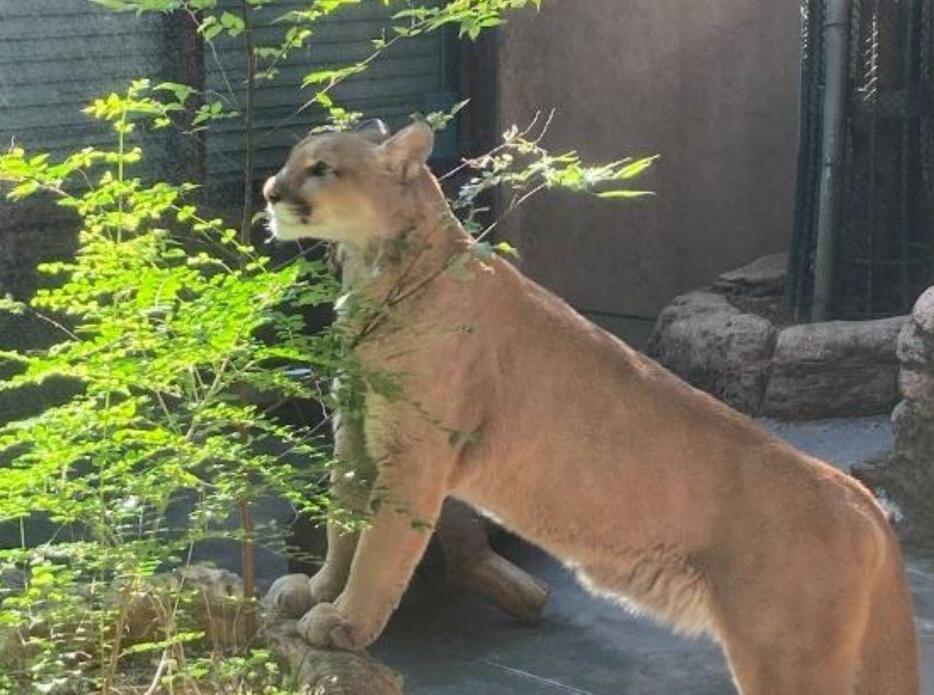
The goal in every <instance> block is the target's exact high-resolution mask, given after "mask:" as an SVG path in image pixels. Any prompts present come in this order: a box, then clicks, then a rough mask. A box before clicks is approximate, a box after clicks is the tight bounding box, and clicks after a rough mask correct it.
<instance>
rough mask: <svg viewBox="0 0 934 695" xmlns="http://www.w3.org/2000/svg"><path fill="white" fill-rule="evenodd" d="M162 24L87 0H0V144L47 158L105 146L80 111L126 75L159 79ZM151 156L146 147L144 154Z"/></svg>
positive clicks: (100, 128)
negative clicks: (49, 153) (12, 144)
mask: <svg viewBox="0 0 934 695" xmlns="http://www.w3.org/2000/svg"><path fill="white" fill-rule="evenodd" d="M164 26H165V25H164V20H163V19H162V18H161V17H158V16H154V15H144V16H142V17H136V16H135V15H133V14H120V15H117V14H113V13H111V12H107V11H105V10H103V9H101V8H99V7H96V6H94V5H92V4H91V3H89V2H88V1H87V0H0V139H2V142H3V143H4V145H8V144H9V142H10V141H11V140H12V139H15V140H16V141H17V142H19V143H21V144H23V145H24V146H25V147H26V148H27V149H32V148H35V149H42V150H51V151H53V152H55V153H60V152H62V151H66V150H70V149H74V148H76V147H80V146H84V145H102V144H110V143H111V142H112V137H111V135H110V132H109V131H108V128H107V127H106V126H105V125H102V124H100V123H98V122H95V121H93V120H91V119H90V118H88V117H87V116H85V115H84V114H82V113H81V109H82V108H83V107H84V106H85V105H86V104H87V103H88V102H89V101H90V100H91V99H92V98H94V97H96V96H102V95H106V94H108V93H110V92H112V91H115V90H120V89H123V88H124V87H125V86H126V84H127V83H128V82H129V81H130V80H131V79H133V78H134V77H142V76H146V75H159V74H160V73H161V72H162V71H163V70H164V69H165V65H166V63H165V61H166V54H167V47H166V42H165V38H166V34H165V28H164ZM158 153H159V149H158V148H153V149H152V155H153V156H155V155H157V154H158Z"/></svg>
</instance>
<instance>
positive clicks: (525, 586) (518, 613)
mask: <svg viewBox="0 0 934 695" xmlns="http://www.w3.org/2000/svg"><path fill="white" fill-rule="evenodd" d="M437 533H438V540H440V541H441V547H442V549H443V550H444V559H445V563H446V567H447V576H448V581H450V582H452V583H453V584H455V585H457V586H460V587H463V588H464V589H466V590H468V591H471V592H473V593H475V594H477V595H478V596H481V597H482V598H484V599H486V600H488V601H490V602H491V603H493V604H494V605H496V606H497V607H499V608H500V609H501V610H503V611H505V612H506V613H508V614H509V615H511V616H513V617H514V618H516V619H517V620H519V621H521V622H523V623H525V624H527V625H534V624H536V623H537V622H538V620H539V618H540V617H541V614H542V608H543V607H544V606H545V602H546V601H547V600H548V594H549V592H550V589H549V587H548V585H547V584H546V583H545V582H543V581H541V580H540V579H538V578H537V577H533V576H532V575H531V574H529V573H528V572H526V571H525V570H523V569H522V568H521V567H518V566H517V565H515V564H513V563H512V562H510V561H509V560H507V559H506V558H504V557H502V556H501V555H499V554H498V553H497V552H496V551H494V550H493V548H491V547H490V541H489V538H488V536H487V531H486V526H485V523H484V521H483V519H481V518H480V517H479V516H478V515H477V514H476V513H475V512H474V511H473V510H472V509H471V508H470V507H468V506H467V505H466V504H464V503H463V502H459V501H457V500H453V499H449V500H447V501H446V502H445V503H444V509H443V510H442V513H441V518H440V520H439V521H438V528H437Z"/></svg>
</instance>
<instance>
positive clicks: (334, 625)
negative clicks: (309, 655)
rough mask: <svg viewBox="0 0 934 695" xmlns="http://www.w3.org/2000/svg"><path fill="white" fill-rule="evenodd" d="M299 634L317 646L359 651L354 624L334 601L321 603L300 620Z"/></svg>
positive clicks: (360, 647) (359, 646)
mask: <svg viewBox="0 0 934 695" xmlns="http://www.w3.org/2000/svg"><path fill="white" fill-rule="evenodd" d="M298 634H299V635H301V636H302V638H303V639H304V640H305V641H306V642H308V643H309V644H311V645H312V646H315V647H321V648H323V649H343V650H346V651H357V650H359V649H362V648H363V645H360V644H358V641H357V639H355V634H354V629H353V625H352V624H351V623H350V621H349V620H347V618H345V617H344V616H343V615H342V614H341V612H340V611H339V610H337V607H336V606H335V605H334V604H333V603H319V604H318V605H316V606H314V607H313V608H312V609H311V610H310V611H308V612H307V613H305V615H304V616H303V617H302V619H301V620H299V621H298Z"/></svg>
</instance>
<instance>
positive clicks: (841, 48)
mask: <svg viewBox="0 0 934 695" xmlns="http://www.w3.org/2000/svg"><path fill="white" fill-rule="evenodd" d="M850 6H851V0H827V15H826V17H825V21H824V27H823V29H824V60H825V69H824V96H823V113H824V119H823V137H822V152H821V177H820V198H819V202H818V205H819V208H818V218H817V251H816V256H815V259H814V299H813V306H812V310H811V320H812V321H826V320H828V319H829V318H830V312H831V305H832V302H833V290H834V276H833V274H834V262H835V260H836V259H835V251H836V248H835V246H836V244H835V243H834V242H835V241H836V232H837V230H836V226H837V208H838V204H839V199H840V185H839V184H840V174H841V164H842V159H843V142H844V123H845V120H844V112H845V106H846V85H847V52H848V49H849V20H850Z"/></svg>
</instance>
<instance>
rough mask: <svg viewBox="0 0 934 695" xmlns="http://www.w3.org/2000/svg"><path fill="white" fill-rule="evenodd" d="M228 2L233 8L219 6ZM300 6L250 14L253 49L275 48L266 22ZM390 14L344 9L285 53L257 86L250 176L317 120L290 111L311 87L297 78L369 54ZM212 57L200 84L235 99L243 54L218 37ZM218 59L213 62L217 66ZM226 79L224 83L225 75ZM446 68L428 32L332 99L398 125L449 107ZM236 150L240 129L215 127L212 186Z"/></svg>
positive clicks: (373, 8) (374, 7) (369, 5)
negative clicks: (271, 75) (274, 73)
mask: <svg viewBox="0 0 934 695" xmlns="http://www.w3.org/2000/svg"><path fill="white" fill-rule="evenodd" d="M226 4H228V5H231V6H232V7H231V9H233V6H235V3H233V2H228V3H226ZM303 6H307V3H302V2H301V1H300V0H286V2H284V3H280V4H278V5H277V6H276V8H275V9H272V8H271V7H270V8H267V9H265V10H260V11H258V12H257V13H256V21H257V30H256V32H255V34H256V41H257V44H258V45H276V43H277V40H278V37H279V36H281V33H282V31H283V30H282V25H281V24H279V25H276V24H274V23H273V21H274V19H275V18H276V17H278V16H280V15H281V14H282V13H283V12H284V11H285V10H287V9H293V8H294V9H298V8H301V7H303ZM394 11H395V10H394V9H390V8H387V7H385V6H383V4H382V3H380V2H375V0H370V1H369V2H363V3H361V4H360V5H355V6H350V7H348V8H346V9H344V10H341V11H340V12H338V13H337V14H335V15H334V16H332V17H329V18H327V19H325V20H324V21H323V22H322V23H321V24H320V25H319V28H318V29H317V30H316V33H315V36H314V37H313V38H312V40H311V41H310V42H309V44H308V45H307V46H306V47H305V48H304V49H303V50H301V51H295V52H293V53H292V54H291V55H290V56H289V58H288V59H287V60H285V61H283V62H282V63H281V64H280V65H279V71H280V73H279V76H278V79H276V80H275V81H273V82H261V83H260V85H259V89H258V92H257V95H256V112H255V113H256V122H257V157H256V165H257V171H258V172H266V171H269V170H271V169H273V168H276V167H278V166H279V165H281V163H282V160H283V157H284V154H285V151H286V150H287V148H289V147H290V146H291V145H292V144H293V143H294V142H295V141H296V140H298V139H300V138H301V137H302V136H304V135H305V134H306V133H307V132H308V130H309V128H310V127H311V126H313V125H316V124H319V123H320V122H321V119H322V114H321V111H320V109H316V108H310V109H307V110H305V111H304V112H301V113H298V111H299V108H300V107H301V105H302V104H303V103H304V102H305V101H306V100H307V99H308V98H310V97H311V95H312V90H311V88H309V89H306V90H299V89H298V88H297V86H298V85H300V84H301V81H302V78H303V77H304V76H305V75H306V74H307V73H309V72H311V71H312V70H317V69H321V68H326V67H337V66H341V65H346V64H348V63H353V62H355V61H358V60H363V59H365V58H367V57H368V56H369V55H371V54H372V52H373V46H372V45H371V41H372V39H374V38H377V37H379V36H380V31H381V29H382V28H384V27H386V26H387V25H388V24H389V18H390V15H391V14H392V12H394ZM216 46H217V56H216V58H217V59H215V56H214V55H213V54H212V53H211V52H208V54H207V57H206V71H207V87H208V89H210V90H213V91H215V92H217V93H218V94H221V95H225V96H227V97H228V98H229V92H230V89H229V87H228V85H229V86H230V87H233V89H234V90H235V91H236V97H237V101H239V102H240V103H242V102H243V98H244V95H243V93H242V89H241V87H242V85H243V82H244V78H245V75H246V65H245V58H244V56H243V51H242V48H241V46H240V44H239V43H238V42H236V40H231V39H227V40H219V41H217V43H216ZM218 61H219V62H218ZM225 75H226V78H225ZM450 82H451V77H450V66H449V65H448V64H447V61H446V55H445V40H444V37H443V35H442V34H441V33H437V32H436V33H433V34H429V35H425V36H420V37H417V38H414V39H409V40H405V41H401V42H399V43H398V44H396V45H394V46H393V47H392V48H391V49H390V50H389V51H387V53H386V54H385V55H384V56H383V57H381V58H380V59H379V60H377V61H375V62H374V63H373V64H372V66H371V67H370V68H369V69H368V70H367V72H366V73H364V74H363V75H360V76H359V77H355V78H353V79H351V80H348V81H347V82H345V83H344V84H342V85H340V86H339V87H337V88H336V89H335V91H334V93H333V96H334V97H335V99H336V100H337V102H338V103H340V104H341V105H342V106H344V107H345V108H349V109H351V110H354V111H360V112H362V113H364V114H365V115H366V116H367V117H368V118H377V117H378V118H383V119H385V120H386V121H387V122H389V123H390V125H398V124H400V123H402V122H404V121H405V120H406V119H407V118H408V116H409V115H410V114H412V113H414V112H424V111H427V110H434V109H437V108H441V107H442V106H450V105H451V104H453V103H454V101H455V100H456V98H457V95H456V93H452V92H451V91H450V89H451V86H450ZM243 152H244V141H243V129H242V127H241V125H240V124H239V123H238V122H236V121H229V122H227V123H219V124H216V125H215V126H214V128H213V129H212V132H211V133H210V134H209V137H208V144H207V156H208V163H207V170H208V172H209V174H210V176H211V177H212V178H213V179H214V180H215V181H220V182H223V181H225V180H229V179H231V178H236V177H237V176H239V172H240V171H241V170H242V161H243Z"/></svg>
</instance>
